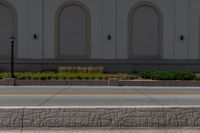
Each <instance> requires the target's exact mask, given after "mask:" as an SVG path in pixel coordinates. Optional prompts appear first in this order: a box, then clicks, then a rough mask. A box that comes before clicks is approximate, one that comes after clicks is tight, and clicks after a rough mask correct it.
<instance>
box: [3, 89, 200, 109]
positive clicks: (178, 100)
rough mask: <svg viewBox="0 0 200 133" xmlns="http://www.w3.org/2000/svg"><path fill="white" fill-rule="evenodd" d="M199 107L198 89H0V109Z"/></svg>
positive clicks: (199, 93) (199, 96) (199, 92)
mask: <svg viewBox="0 0 200 133" xmlns="http://www.w3.org/2000/svg"><path fill="white" fill-rule="evenodd" d="M167 105H172V106H174V105H175V106H176V105H200V87H68V86H66V87H55V86H54V87H52V86H45V87H44V86H43V87H42V86H32V87H27V86H23V87H22V86H19V87H6V86H0V106H167Z"/></svg>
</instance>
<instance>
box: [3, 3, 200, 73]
mask: <svg viewBox="0 0 200 133" xmlns="http://www.w3.org/2000/svg"><path fill="white" fill-rule="evenodd" d="M0 20H1V21H0V64H1V65H0V70H7V69H9V68H8V64H9V59H10V42H9V38H10V37H11V36H14V37H16V43H15V58H16V60H15V62H16V69H17V70H33V71H39V70H44V69H46V70H47V69H56V68H58V67H59V66H60V65H77V66H80V65H83V66H87V65H88V66H91V65H95V66H96V65H98V66H105V67H106V68H108V70H110V71H116V72H122V71H129V72H130V71H133V70H144V69H161V70H180V69H181V70H192V71H200V0H0Z"/></svg>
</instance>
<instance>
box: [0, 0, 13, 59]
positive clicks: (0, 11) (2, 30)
mask: <svg viewBox="0 0 200 133" xmlns="http://www.w3.org/2000/svg"><path fill="white" fill-rule="evenodd" d="M0 20H1V21H0V58H1V59H2V58H5V59H6V58H8V57H9V56H10V47H11V46H10V37H11V36H16V12H15V10H14V8H13V7H12V6H11V5H10V4H9V3H7V2H4V1H1V2H0Z"/></svg>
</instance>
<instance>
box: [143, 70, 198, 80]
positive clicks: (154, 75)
mask: <svg viewBox="0 0 200 133" xmlns="http://www.w3.org/2000/svg"><path fill="white" fill-rule="evenodd" d="M139 75H140V76H141V77H142V78H145V79H153V80H194V79H195V75H194V74H193V73H191V72H188V71H178V72H175V71H145V72H141V73H139Z"/></svg>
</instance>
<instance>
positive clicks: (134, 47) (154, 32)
mask: <svg viewBox="0 0 200 133" xmlns="http://www.w3.org/2000/svg"><path fill="white" fill-rule="evenodd" d="M162 19H163V17H162V13H161V11H160V9H159V8H158V7H157V6H156V5H155V4H153V3H151V2H146V1H144V2H139V3H137V4H136V5H134V6H133V7H132V8H131V10H130V11H129V15H128V34H129V35H128V41H129V42H128V56H129V58H135V59H149V58H155V59H160V58H161V57H162V25H163V24H162V22H163V20H162Z"/></svg>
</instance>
